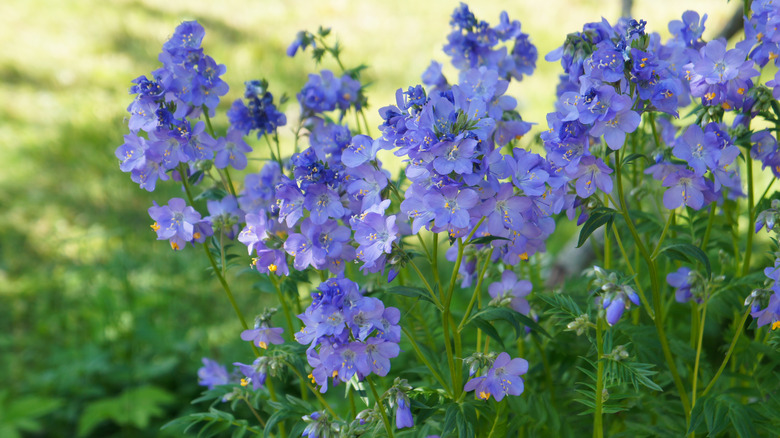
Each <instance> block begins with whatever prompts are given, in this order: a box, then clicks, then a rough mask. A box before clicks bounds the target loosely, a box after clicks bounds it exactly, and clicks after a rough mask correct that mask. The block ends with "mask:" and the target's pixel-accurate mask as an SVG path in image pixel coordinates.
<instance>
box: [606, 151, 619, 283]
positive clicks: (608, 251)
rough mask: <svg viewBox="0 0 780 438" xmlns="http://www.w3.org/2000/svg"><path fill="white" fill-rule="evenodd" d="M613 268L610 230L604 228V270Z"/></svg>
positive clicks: (607, 200) (607, 199) (607, 201)
mask: <svg viewBox="0 0 780 438" xmlns="http://www.w3.org/2000/svg"><path fill="white" fill-rule="evenodd" d="M616 158H617V157H616ZM604 203H605V204H609V197H608V196H607V195H605V196H604ZM611 267H612V245H611V244H610V239H609V230H608V229H607V228H606V227H605V228H604V269H610V268H611Z"/></svg>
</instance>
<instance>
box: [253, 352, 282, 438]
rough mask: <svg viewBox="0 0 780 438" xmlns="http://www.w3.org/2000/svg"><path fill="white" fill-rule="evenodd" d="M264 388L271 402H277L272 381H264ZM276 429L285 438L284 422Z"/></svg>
mask: <svg viewBox="0 0 780 438" xmlns="http://www.w3.org/2000/svg"><path fill="white" fill-rule="evenodd" d="M252 347H253V348H254V344H253V345H252ZM255 350H256V349H255ZM265 386H266V388H268V395H269V396H270V397H271V401H278V398H277V397H276V392H274V382H273V379H266V380H265ZM278 427H279V435H280V436H281V437H282V438H285V437H286V436H287V432H286V430H285V427H284V422H283V421H280V422H279V426H278Z"/></svg>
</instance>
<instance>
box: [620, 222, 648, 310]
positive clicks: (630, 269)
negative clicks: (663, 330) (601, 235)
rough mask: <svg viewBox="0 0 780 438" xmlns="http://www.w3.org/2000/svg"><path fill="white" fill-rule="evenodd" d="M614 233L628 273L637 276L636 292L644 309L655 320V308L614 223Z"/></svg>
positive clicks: (635, 282)
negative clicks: (651, 304) (651, 305)
mask: <svg viewBox="0 0 780 438" xmlns="http://www.w3.org/2000/svg"><path fill="white" fill-rule="evenodd" d="M612 233H613V234H614V235H615V241H617V244H618V248H620V254H621V255H622V256H623V259H624V260H625V261H626V266H628V272H630V273H631V275H633V276H635V278H636V280H635V281H634V285H636V290H637V292H639V299H640V300H641V301H642V307H644V309H645V311H646V312H647V314H648V315H649V316H650V319H655V312H654V311H653V308H652V307H650V302H649V301H647V297H646V296H645V291H644V288H642V284H641V283H640V281H639V278H638V277H639V276H638V274H637V272H636V271H635V270H634V266H633V264H632V263H631V259H630V258H629V257H628V254H626V249H625V248H624V247H623V241H622V240H621V239H620V234H618V229H617V226H616V225H615V223H614V222H613V223H612Z"/></svg>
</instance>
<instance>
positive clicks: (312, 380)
mask: <svg viewBox="0 0 780 438" xmlns="http://www.w3.org/2000/svg"><path fill="white" fill-rule="evenodd" d="M306 377H308V378H309V379H311V383H312V385H313V384H315V383H317V381H316V380H314V374H312V373H309V375H308V376H306Z"/></svg>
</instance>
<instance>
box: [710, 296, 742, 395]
mask: <svg viewBox="0 0 780 438" xmlns="http://www.w3.org/2000/svg"><path fill="white" fill-rule="evenodd" d="M748 315H750V306H747V309H745V313H744V314H743V315H742V319H741V320H740V321H739V325H737V331H736V333H734V338H733V339H732V340H731V345H729V349H728V351H726V357H724V358H723V363H721V364H720V368H718V371H717V372H716V373H715V376H714V377H713V378H712V380H711V381H710V384H709V385H707V387H706V388H704V392H702V393H701V396H702V397H704V396H705V395H707V393H708V392H710V389H712V387H713V385H715V382H717V381H718V378H719V377H720V375H721V374H722V373H723V370H724V369H725V368H726V365H727V364H728V363H729V359H731V353H732V352H733V351H734V347H735V346H736V345H737V341H738V340H739V336H740V335H741V334H742V330H743V328H744V327H745V321H747V317H748Z"/></svg>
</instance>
